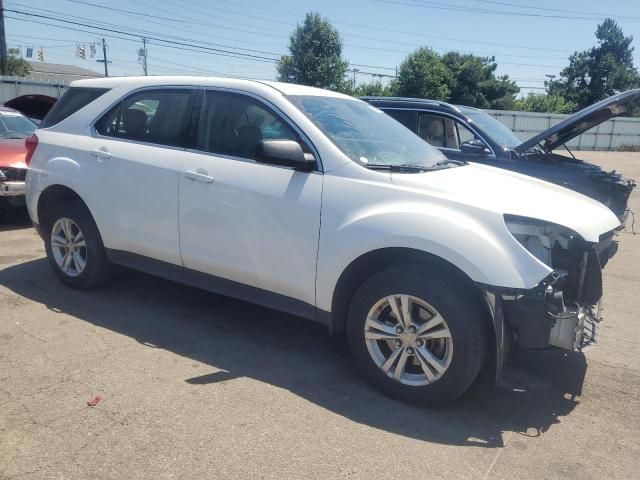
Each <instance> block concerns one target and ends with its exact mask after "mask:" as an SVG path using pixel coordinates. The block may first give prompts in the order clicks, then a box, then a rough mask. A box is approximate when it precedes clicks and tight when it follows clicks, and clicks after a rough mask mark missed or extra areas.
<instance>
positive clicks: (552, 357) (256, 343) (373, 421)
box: [0, 259, 586, 448]
mask: <svg viewBox="0 0 640 480" xmlns="http://www.w3.org/2000/svg"><path fill="white" fill-rule="evenodd" d="M0 284H1V285H3V286H4V287H6V288H8V289H10V290H11V291H13V292H15V293H16V294H18V295H21V296H23V297H26V298H28V299H30V300H32V301H35V302H38V303H41V304H43V305H46V306H47V307H48V308H49V309H52V310H55V311H56V312H64V313H66V314H68V315H72V316H74V317H76V318H79V319H81V320H84V321H87V322H90V323H92V324H94V325H97V326H100V327H103V328H106V329H109V330H111V331H113V332H117V333H119V334H122V335H127V336H128V337H131V338H133V339H135V340H137V341H138V342H140V343H142V344H145V345H148V346H155V347H158V348H162V349H165V350H168V351H170V352H173V353H175V354H177V355H180V356H183V357H187V358H190V359H193V360H196V361H198V362H202V363H204V364H207V365H210V366H211V367H213V369H212V370H214V371H212V373H208V374H205V375H202V376H198V377H195V378H184V379H182V380H183V381H185V382H187V383H188V384H192V385H206V384H213V383H217V382H226V381H231V380H233V379H234V378H238V377H250V378H252V379H256V380H259V381H261V382H266V383H268V384H271V385H274V386H277V387H278V388H284V389H287V390H288V391H290V392H292V393H294V394H296V395H299V396H301V397H303V398H305V399H306V400H308V401H310V402H313V403H315V404H316V405H318V406H320V407H322V408H325V409H327V410H329V411H331V412H334V413H336V414H338V415H341V416H343V417H346V418H348V419H350V420H352V421H354V422H358V423H361V424H365V425H368V426H371V427H374V428H378V429H381V430H385V431H388V432H392V433H395V434H398V435H403V436H406V437H410V438H415V439H420V440H423V441H427V442H437V443H443V444H450V445H467V446H478V447H489V448H491V447H501V446H504V436H505V434H508V433H509V432H514V433H516V434H522V435H527V436H537V435H541V434H542V433H544V432H545V431H547V430H548V429H549V428H550V427H551V426H553V425H555V424H557V423H560V421H561V417H563V416H565V415H568V414H569V413H570V412H571V411H572V410H573V409H574V408H575V407H576V405H577V404H578V403H579V401H578V396H579V395H580V393H581V389H582V382H583V379H584V375H585V372H586V363H585V358H584V356H583V355H581V354H573V353H563V352H560V351H554V350H544V351H531V352H527V353H526V354H524V353H521V354H515V355H514V356H513V362H512V365H510V366H509V367H508V368H507V369H506V373H505V377H504V378H505V381H504V385H503V386H501V387H499V388H497V389H493V388H491V386H490V385H489V383H490V382H487V381H486V380H483V379H481V380H480V381H478V382H476V384H475V385H474V386H473V387H472V388H471V389H470V390H469V391H468V392H467V393H466V394H464V395H463V396H462V397H461V398H460V399H458V400H456V401H455V402H454V403H453V404H451V405H449V406H446V407H443V408H440V409H428V408H423V407H417V406H412V405H407V404H403V403H400V402H397V401H395V400H392V399H389V398H387V397H385V396H384V395H382V394H381V393H379V392H378V391H377V390H374V389H373V388H371V387H370V386H369V385H368V384H367V383H365V382H364V381H363V380H362V379H361V378H360V376H359V375H358V374H357V372H356V371H355V370H354V367H353V364H352V361H351V358H350V354H349V351H348V347H347V344H346V341H345V340H344V339H343V337H341V336H336V335H330V334H329V333H328V331H327V330H326V328H325V327H323V326H322V325H319V324H315V323H313V322H308V321H304V320H301V319H299V318H296V317H293V316H290V315H286V314H283V313H280V312H277V311H273V310H270V309H266V308H262V307H258V306H255V305H253V304H250V303H246V302H241V301H237V300H234V299H230V298H227V297H222V296H219V295H214V294H211V293H208V292H205V291H202V290H198V289H195V288H190V287H187V286H183V285H179V284H176V283H173V282H170V281H165V280H163V279H159V278H155V277H151V276H148V275H145V274H141V273H137V272H133V271H129V270H123V271H122V272H121V273H120V274H119V275H118V279H117V281H114V282H112V283H111V284H109V285H108V286H106V287H104V288H102V289H99V290H95V291H89V292H80V291H74V290H72V289H69V288H67V287H65V286H63V285H62V284H60V283H59V282H58V281H57V280H56V278H55V276H54V275H53V273H52V272H51V270H50V268H49V266H48V265H47V262H46V260H45V259H38V260H34V261H29V262H26V263H22V264H19V265H15V266H11V267H8V268H6V269H4V270H1V271H0Z"/></svg>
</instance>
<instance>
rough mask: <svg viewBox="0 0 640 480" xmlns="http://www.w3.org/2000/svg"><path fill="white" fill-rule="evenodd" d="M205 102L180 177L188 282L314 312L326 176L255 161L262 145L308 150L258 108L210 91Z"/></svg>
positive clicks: (278, 118)
mask: <svg viewBox="0 0 640 480" xmlns="http://www.w3.org/2000/svg"><path fill="white" fill-rule="evenodd" d="M203 102H204V103H203V106H202V112H201V115H200V127H199V132H198V148H197V151H194V152H192V153H190V154H189V157H188V159H187V160H186V162H185V163H184V165H183V171H182V174H181V177H180V250H181V253H182V259H183V262H184V266H185V267H186V268H187V275H194V274H196V275H198V274H197V273H196V272H201V273H204V274H208V275H210V276H212V277H211V281H212V282H214V283H215V284H216V286H214V287H213V288H214V289H216V290H221V288H219V285H220V281H221V280H222V281H227V280H229V281H231V282H237V283H239V284H243V285H248V286H250V287H256V288H257V289H261V290H263V291H266V293H267V294H268V293H276V294H279V295H281V296H284V297H288V298H292V299H296V300H300V301H302V302H305V303H306V304H309V305H314V304H315V275H316V257H317V251H318V235H319V231H320V201H321V193H322V179H323V177H322V173H320V172H319V171H313V172H300V171H296V170H293V169H290V168H285V167H279V166H272V165H265V164H260V163H257V162H256V161H255V160H254V159H253V157H254V153H255V150H256V146H257V145H258V143H259V142H260V141H261V140H263V139H264V140H272V139H289V140H296V141H299V142H301V144H302V145H303V149H307V151H308V147H307V146H306V144H305V143H304V141H303V140H302V139H301V138H300V136H299V135H298V134H297V133H296V131H295V129H293V128H292V127H291V125H290V124H289V123H288V122H287V121H286V120H285V119H284V118H283V117H281V116H280V114H279V113H277V112H276V111H275V110H274V109H272V108H271V107H270V106H268V105H266V104H264V103H263V102H262V101H260V100H257V99H255V98H253V97H249V96H246V95H243V94H238V93H230V92H221V91H216V90H208V91H206V92H205V95H204V99H203ZM199 278H200V280H202V279H203V277H202V275H199ZM230 285H233V284H230ZM222 290H224V289H222ZM229 293H230V294H234V292H233V291H229ZM255 294H256V295H257V296H260V295H262V292H259V291H256V292H255ZM240 296H241V295H240ZM254 300H256V301H258V302H259V303H268V302H263V301H260V299H258V298H256V299H254Z"/></svg>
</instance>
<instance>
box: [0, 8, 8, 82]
mask: <svg viewBox="0 0 640 480" xmlns="http://www.w3.org/2000/svg"><path fill="white" fill-rule="evenodd" d="M0 73H2V75H6V74H7V38H6V36H5V32H4V2H3V1H2V0H0Z"/></svg>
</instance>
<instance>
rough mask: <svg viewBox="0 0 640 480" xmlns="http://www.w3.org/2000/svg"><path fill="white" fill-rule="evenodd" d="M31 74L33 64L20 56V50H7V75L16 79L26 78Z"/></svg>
mask: <svg viewBox="0 0 640 480" xmlns="http://www.w3.org/2000/svg"><path fill="white" fill-rule="evenodd" d="M29 73H31V64H30V63H29V62H27V61H26V60H25V59H24V58H22V55H21V54H20V49H19V48H9V49H7V73H6V75H13V76H16V77H26V76H27V75H29Z"/></svg>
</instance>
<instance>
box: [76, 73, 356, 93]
mask: <svg viewBox="0 0 640 480" xmlns="http://www.w3.org/2000/svg"><path fill="white" fill-rule="evenodd" d="M160 85H202V86H205V87H206V86H210V87H216V86H225V87H232V88H239V89H247V90H253V89H255V88H256V87H259V86H264V85H267V86H270V87H272V88H273V89H275V90H277V91H279V92H280V93H282V94H283V95H319V96H320V95H321V96H327V97H343V98H353V97H349V96H347V95H343V94H341V93H337V92H332V91H330V90H323V89H321V88H315V87H307V86H304V85H295V84H292V83H283V82H272V81H266V80H250V79H239V78H228V77H198V76H147V77H143V76H140V77H108V78H92V79H86V80H76V81H74V82H71V85H70V86H71V87H93V88H115V87H119V86H127V87H130V88H140V87H145V86H160Z"/></svg>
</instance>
